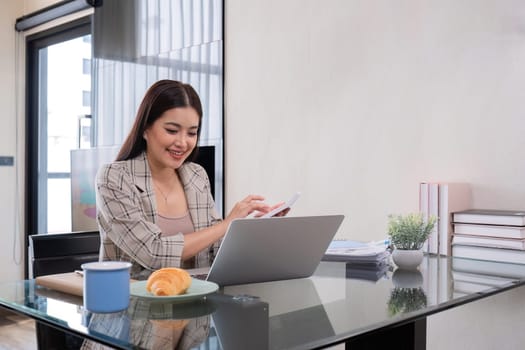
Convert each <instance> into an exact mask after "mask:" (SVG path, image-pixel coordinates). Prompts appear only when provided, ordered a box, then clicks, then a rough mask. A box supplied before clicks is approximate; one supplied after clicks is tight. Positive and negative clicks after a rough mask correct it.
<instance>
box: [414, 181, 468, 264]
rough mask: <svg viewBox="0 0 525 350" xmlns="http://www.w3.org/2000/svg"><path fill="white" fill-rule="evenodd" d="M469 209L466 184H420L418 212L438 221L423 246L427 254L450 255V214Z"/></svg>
mask: <svg viewBox="0 0 525 350" xmlns="http://www.w3.org/2000/svg"><path fill="white" fill-rule="evenodd" d="M468 208H471V191H470V186H469V184H467V183H445V182H441V183H438V182H421V183H420V184H419V211H420V212H421V213H422V215H423V218H425V219H428V218H429V217H430V216H434V217H437V219H438V221H437V224H436V225H435V227H434V230H433V231H432V232H431V233H430V236H429V238H428V240H427V242H426V243H425V245H424V250H425V252H427V253H429V254H440V255H450V254H451V252H452V250H451V239H452V219H451V213H453V212H455V211H460V210H465V209H468Z"/></svg>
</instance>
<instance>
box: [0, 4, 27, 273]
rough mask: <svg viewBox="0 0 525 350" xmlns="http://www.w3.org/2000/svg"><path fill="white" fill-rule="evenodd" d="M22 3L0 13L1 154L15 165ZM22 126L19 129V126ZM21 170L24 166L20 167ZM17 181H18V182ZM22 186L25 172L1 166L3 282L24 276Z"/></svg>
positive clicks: (0, 267)
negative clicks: (19, 185)
mask: <svg viewBox="0 0 525 350" xmlns="http://www.w3.org/2000/svg"><path fill="white" fill-rule="evenodd" d="M22 11H23V2H21V1H17V0H8V1H4V2H2V11H0V27H1V29H0V42H1V43H2V45H0V77H1V83H0V106H1V109H2V115H1V116H0V119H1V127H0V155H1V156H12V157H14V158H15V165H17V166H19V165H20V164H23V158H22V157H19V154H18V153H17V141H19V139H17V124H18V123H17V117H16V113H17V109H16V106H17V105H16V102H15V101H16V98H17V93H16V91H17V86H18V85H17V83H16V71H17V70H20V69H22V70H23V69H24V65H23V61H20V58H19V57H17V55H16V52H17V50H16V48H17V45H21V42H20V41H18V43H17V35H16V32H15V29H14V27H15V19H16V18H18V17H20V16H21V15H22V13H23V12H22ZM19 127H20V126H19ZM18 169H19V170H20V169H21V167H20V166H19V167H18ZM17 179H18V181H17ZM17 183H23V173H20V172H17V168H16V167H15V166H9V167H8V166H2V167H0V193H1V197H2V199H1V201H0V223H1V226H2V230H1V233H0V235H1V239H0V242H1V244H0V281H6V280H13V279H17V278H20V277H21V276H23V271H24V263H23V246H24V242H23V234H22V233H21V231H20V230H19V229H18V227H17V223H18V222H19V221H17V220H18V219H19V218H20V217H22V213H19V212H18V211H17V206H18V207H19V205H18V204H20V203H19V202H17V197H16V193H17V190H16V184H17Z"/></svg>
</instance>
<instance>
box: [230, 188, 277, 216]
mask: <svg viewBox="0 0 525 350" xmlns="http://www.w3.org/2000/svg"><path fill="white" fill-rule="evenodd" d="M263 200H264V197H263V196H259V195H254V194H252V195H249V196H247V197H246V198H244V199H243V200H242V201H240V202H237V203H236V204H235V205H234V207H233V209H232V210H231V211H230V213H229V214H228V216H227V217H226V218H225V219H224V221H228V222H230V221H232V220H234V219H242V218H245V217H247V216H248V215H250V214H252V213H254V212H258V214H257V215H259V213H262V214H260V215H263V214H264V213H267V212H269V211H270V210H272V207H270V206H269V205H268V204H266V203H264V202H263Z"/></svg>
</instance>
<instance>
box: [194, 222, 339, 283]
mask: <svg viewBox="0 0 525 350" xmlns="http://www.w3.org/2000/svg"><path fill="white" fill-rule="evenodd" d="M343 219H344V216H343V215H327V216H303V217H277V218H266V219H253V218H250V219H237V220H234V221H232V223H231V224H230V226H229V228H228V230H227V232H226V235H225V236H224V238H223V241H222V244H221V247H220V249H219V251H218V252H217V256H216V257H215V260H214V262H213V264H212V266H211V267H210V269H209V272H208V274H207V278H206V279H207V280H208V281H212V282H215V283H217V284H218V285H220V286H227V285H235V284H246V283H257V282H267V281H277V280H284V279H291V278H302V277H309V276H311V275H312V274H313V273H314V271H315V269H316V268H317V265H319V262H320V261H321V258H322V257H323V255H324V253H325V251H326V249H327V248H328V245H329V244H330V242H331V241H332V239H333V237H334V236H335V234H336V232H337V230H338V229H339V226H340V225H341V223H342V222H343ZM200 272H202V271H200Z"/></svg>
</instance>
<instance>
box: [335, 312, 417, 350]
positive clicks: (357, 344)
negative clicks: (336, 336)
mask: <svg viewBox="0 0 525 350" xmlns="http://www.w3.org/2000/svg"><path fill="white" fill-rule="evenodd" d="M426 347H427V319H426V318H422V319H419V320H416V321H413V322H410V323H407V324H405V325H402V326H397V327H395V328H391V329H387V330H382V331H377V332H372V333H369V334H366V335H363V336H360V337H357V338H355V339H351V340H349V341H347V342H346V343H345V349H346V350H359V349H392V350H394V349H403V350H405V349H412V350H425V349H426Z"/></svg>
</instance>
